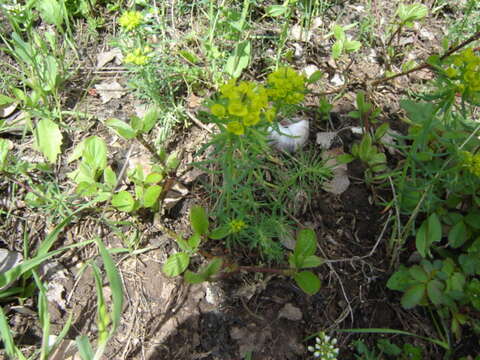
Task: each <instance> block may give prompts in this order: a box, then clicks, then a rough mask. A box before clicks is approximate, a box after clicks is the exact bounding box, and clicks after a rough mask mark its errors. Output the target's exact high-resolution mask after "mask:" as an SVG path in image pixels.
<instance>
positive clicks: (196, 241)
mask: <svg viewBox="0 0 480 360" xmlns="http://www.w3.org/2000/svg"><path fill="white" fill-rule="evenodd" d="M201 241H202V237H201V236H200V234H199V233H194V234H193V235H192V236H190V238H189V239H188V245H189V246H190V249H191V251H197V250H198V246H199V245H200V242H201Z"/></svg>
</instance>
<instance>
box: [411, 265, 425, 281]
mask: <svg viewBox="0 0 480 360" xmlns="http://www.w3.org/2000/svg"><path fill="white" fill-rule="evenodd" d="M408 272H409V274H410V276H411V277H412V278H413V279H415V280H416V281H418V282H427V281H428V274H427V273H426V272H425V270H424V269H423V268H422V267H421V266H420V265H413V266H412V267H411V268H410V269H408Z"/></svg>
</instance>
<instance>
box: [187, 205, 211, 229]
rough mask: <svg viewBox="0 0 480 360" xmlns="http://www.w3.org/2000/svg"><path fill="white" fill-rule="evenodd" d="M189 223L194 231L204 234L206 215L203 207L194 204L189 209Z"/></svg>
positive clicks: (206, 225)
mask: <svg viewBox="0 0 480 360" xmlns="http://www.w3.org/2000/svg"><path fill="white" fill-rule="evenodd" d="M190 223H191V225H192V229H193V231H194V232H196V233H198V234H200V235H205V234H207V233H208V226H209V222H208V216H207V213H206V211H205V209H204V208H203V207H201V206H198V205H195V206H192V208H191V209H190Z"/></svg>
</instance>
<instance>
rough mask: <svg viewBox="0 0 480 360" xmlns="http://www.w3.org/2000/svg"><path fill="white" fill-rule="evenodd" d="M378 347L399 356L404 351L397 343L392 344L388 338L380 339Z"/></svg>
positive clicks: (387, 353)
mask: <svg viewBox="0 0 480 360" xmlns="http://www.w3.org/2000/svg"><path fill="white" fill-rule="evenodd" d="M377 347H378V348H379V349H380V350H381V351H382V352H384V353H385V354H386V355H389V356H398V355H400V354H401V353H402V349H400V348H399V347H398V346H397V345H395V344H392V343H391V342H390V341H389V340H387V339H379V340H378V341H377Z"/></svg>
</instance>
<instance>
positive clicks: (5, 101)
mask: <svg viewBox="0 0 480 360" xmlns="http://www.w3.org/2000/svg"><path fill="white" fill-rule="evenodd" d="M14 102H15V99H13V98H11V97H8V96H6V95H3V94H0V106H4V105H10V104H12V103H14Z"/></svg>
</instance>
